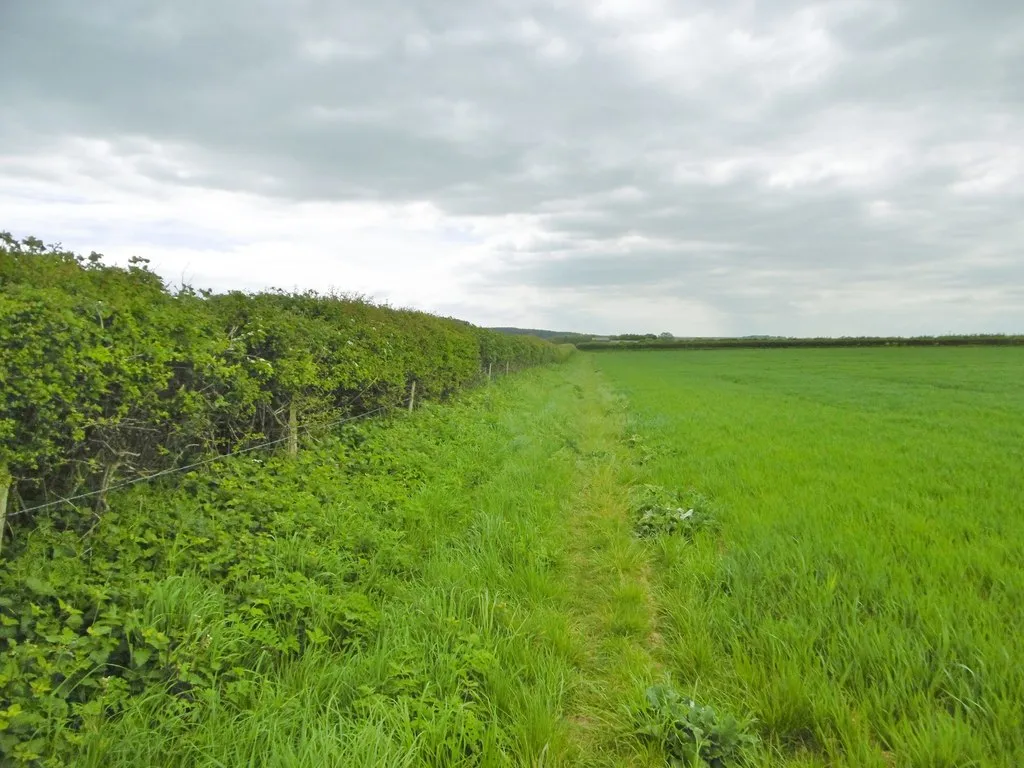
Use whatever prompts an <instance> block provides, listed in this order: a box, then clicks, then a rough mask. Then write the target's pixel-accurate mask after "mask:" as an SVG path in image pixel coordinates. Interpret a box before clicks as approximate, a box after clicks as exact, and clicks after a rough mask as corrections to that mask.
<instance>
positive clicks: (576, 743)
mask: <svg viewBox="0 0 1024 768" xmlns="http://www.w3.org/2000/svg"><path fill="white" fill-rule="evenodd" d="M589 376H592V374H588V373H587V371H586V369H585V366H582V365H581V364H579V363H570V364H568V365H566V366H561V367H557V368H544V369H538V370H534V371H529V372H524V373H521V374H518V375H517V376H515V377H510V378H507V379H503V380H501V381H499V382H496V383H494V384H492V385H491V386H489V387H485V388H482V389H480V390H477V391H473V392H469V393H466V394H463V395H461V396H460V397H459V398H458V399H457V401H455V402H453V403H451V404H446V405H435V404H427V405H426V406H425V407H423V408H422V409H421V410H418V411H416V412H415V413H413V414H411V415H406V414H401V415H399V416H396V417H394V418H389V419H384V420H379V421H366V422H357V423H354V424H349V425H346V426H345V427H344V428H343V429H342V430H340V431H337V432H335V433H332V434H331V435H329V436H325V437H323V438H321V439H319V440H317V441H313V440H311V439H307V440H305V441H304V443H303V445H302V450H300V452H299V454H298V456H297V457H295V458H291V457H288V456H283V455H278V456H269V457H264V456H261V457H253V456H247V457H235V458H229V459H226V460H224V461H223V462H221V463H219V464H216V465H211V466H210V467H209V468H207V469H205V470H201V471H198V472H196V473H194V474H192V475H189V476H187V477H186V478H184V479H182V480H181V481H180V483H178V484H177V485H176V486H172V485H171V484H169V483H168V484H165V485H158V484H156V483H154V484H153V485H144V486H138V487H135V488H133V489H132V490H130V491H123V492H115V493H114V494H112V495H111V498H110V500H109V509H108V510H107V511H106V512H105V513H104V514H103V515H102V516H99V517H97V518H95V519H94V520H92V521H91V523H90V526H91V527H90V528H89V530H88V533H87V534H86V535H84V536H83V535H82V534H81V533H80V528H81V526H79V525H69V524H66V523H65V522H64V518H63V517H55V518H53V519H42V520H39V521H38V524H37V525H36V526H35V527H34V528H32V529H31V530H29V531H26V532H25V533H24V535H23V536H21V537H19V539H18V541H17V543H16V548H15V549H13V550H10V551H9V552H8V553H6V558H5V559H6V562H5V568H4V570H3V572H2V573H0V589H2V595H3V598H2V600H3V602H2V603H0V615H2V616H3V627H2V632H0V638H2V639H0V642H2V643H3V644H4V657H3V662H2V667H0V696H2V697H3V702H4V707H3V709H2V710H0V717H2V718H3V719H2V720H0V749H2V750H3V754H4V756H5V757H4V760H5V761H6V762H10V763H12V764H15V765H36V764H38V765H48V766H49V765H80V766H101V765H102V766H118V765H132V766H135V765H161V766H192V765H209V766H214V765H231V766H244V765H251V766H321V765H338V764H344V765H366V766H369V765H428V766H429V765H433V766H458V765H466V766H469V765H474V766H477V765H566V764H580V765H593V764H599V763H600V762H602V761H603V758H602V759H601V760H596V759H595V756H597V757H600V755H601V754H602V751H601V750H602V749H603V746H602V745H601V744H597V747H598V749H597V751H594V750H592V749H591V746H592V745H591V744H590V743H589V742H588V741H587V739H581V738H580V733H579V725H580V723H581V722H585V721H590V720H594V719H596V718H598V717H602V716H605V715H607V717H609V718H611V720H612V721H614V722H615V723H617V726H616V727H617V731H616V734H617V737H616V739H615V740H614V741H615V743H614V744H613V745H612V752H610V753H609V754H620V755H624V756H625V757H624V758H623V759H625V760H631V758H630V755H631V754H632V752H633V751H635V749H637V748H638V747H636V745H635V744H634V742H636V741H637V740H636V739H635V738H634V737H633V736H632V734H633V732H634V731H635V723H634V722H633V721H632V720H631V717H632V709H633V708H635V707H634V705H635V704H636V703H637V702H638V701H639V700H640V698H641V697H642V694H643V690H644V686H645V685H646V684H647V683H649V682H650V674H648V673H643V672H642V670H643V669H644V668H645V667H646V660H645V659H644V658H643V656H642V652H641V651H639V650H637V649H636V648H635V647H634V646H635V645H636V644H637V641H641V642H640V645H641V646H642V644H643V643H642V641H643V639H644V635H645V633H647V632H649V620H650V614H649V606H648V605H647V603H646V598H645V597H644V596H643V595H642V593H638V592H637V589H636V585H635V584H633V582H632V577H631V574H630V572H629V571H628V570H626V571H622V572H621V573H619V572H618V571H617V569H619V568H622V567H625V568H627V569H628V568H629V567H632V566H636V565H637V563H636V557H637V553H638V551H639V550H638V548H639V544H638V542H637V541H636V539H635V538H634V537H633V536H632V534H631V529H630V522H629V520H628V511H627V507H626V505H625V491H624V489H621V488H618V486H617V485H616V482H617V480H616V477H615V475H614V474H609V472H611V469H612V467H613V466H614V462H613V461H611V459H612V458H613V455H612V454H610V453H608V454H605V453H602V452H603V451H605V450H606V449H607V446H609V445H612V446H613V447H614V446H615V445H617V443H616V442H615V439H614V438H615V434H616V429H617V428H607V429H606V426H607V425H606V424H605V423H604V420H605V419H606V418H607V407H608V404H607V403H605V402H604V401H603V400H601V399H600V398H601V397H603V395H601V394H600V393H599V392H598V391H597V390H596V389H595V387H594V382H593V381H592V380H591V379H590V378H589ZM595 398H596V399H595ZM591 452H592V453H593V455H588V454H589V453H591ZM581 461H583V462H592V463H594V467H595V468H597V469H598V471H597V474H596V475H593V477H596V478H597V480H595V482H596V483H597V486H596V487H598V488H600V487H601V485H602V484H603V483H607V485H606V486H605V487H604V490H605V491H608V492H609V493H611V494H612V495H614V496H615V505H616V506H615V511H614V514H613V515H612V516H611V517H610V518H609V519H610V520H612V521H613V522H612V523H610V524H611V525H612V528H610V529H609V531H612V533H613V536H612V538H611V539H609V540H607V541H602V542H601V543H600V544H599V545H596V546H595V547H594V548H595V549H598V548H600V547H603V546H607V548H608V549H607V552H606V553H604V554H602V555H600V556H599V557H595V558H591V559H589V560H588V563H590V564H596V565H598V566H600V571H601V575H600V576H599V577H598V578H597V579H596V581H597V582H598V583H604V582H602V579H608V578H612V577H614V579H613V581H610V582H607V583H608V584H609V585H610V586H611V587H612V593H611V596H612V598H613V599H612V600H611V602H602V603H601V604H599V605H597V606H590V607H588V606H587V605H586V604H585V599H586V594H585V590H584V588H583V586H581V582H580V580H581V579H582V580H583V582H582V583H583V584H591V583H592V582H593V581H594V578H593V574H590V573H585V572H582V571H580V570H579V565H580V564H579V563H578V562H573V561H574V560H575V558H577V557H578V556H579V552H580V551H581V550H579V549H574V548H573V547H572V546H571V545H570V540H571V538H572V537H573V536H575V535H576V534H578V533H580V532H581V531H582V532H583V533H584V534H585V535H592V534H591V533H587V532H586V531H585V530H584V529H580V528H579V527H578V526H574V524H570V521H568V520H567V518H566V515H569V514H573V513H574V510H578V507H577V506H575V504H574V503H575V502H576V501H577V500H578V499H577V495H578V492H579V490H580V487H579V483H578V481H577V478H578V477H579V470H580V462H581ZM589 476H591V475H588V477H589ZM602 477H603V479H601V478H602ZM87 514H88V516H90V517H91V513H87ZM581 547H582V549H584V550H585V549H590V547H589V545H588V544H587V543H586V541H584V542H581ZM631 564H632V565H631ZM602 588H603V587H602ZM595 612H596V613H598V614H600V621H601V624H600V626H599V627H597V628H596V630H595V634H588V633H582V634H581V633H580V632H579V631H578V626H577V625H576V623H575V619H574V617H575V616H579V615H584V614H586V615H590V614H593V613H595ZM594 648H596V649H597V650H598V653H599V656H598V659H597V661H598V664H597V666H596V667H595V666H594V665H593V664H591V663H589V662H588V661H587V658H588V656H589V654H591V652H592V650H593V649H594ZM635 654H640V655H638V656H637V658H638V659H640V661H639V662H637V663H635V664H633V665H632V666H628V665H627V666H626V667H623V668H619V667H618V666H617V663H618V661H620V660H622V659H624V658H629V656H630V655H635ZM601 662H615V663H616V667H615V668H614V669H611V670H608V669H604V668H602V667H601V664H600V663H601ZM626 670H635V671H637V674H638V675H639V676H641V677H643V680H640V681H637V680H634V679H633V677H632V676H631V675H630V674H626ZM592 676H596V678H593V677H592ZM588 692H590V693H592V694H594V696H596V697H597V699H598V700H599V703H598V705H596V706H594V705H593V701H594V700H593V698H590V699H588ZM618 737H621V738H618ZM598 741H600V739H598ZM651 764H657V763H655V762H652V763H651Z"/></svg>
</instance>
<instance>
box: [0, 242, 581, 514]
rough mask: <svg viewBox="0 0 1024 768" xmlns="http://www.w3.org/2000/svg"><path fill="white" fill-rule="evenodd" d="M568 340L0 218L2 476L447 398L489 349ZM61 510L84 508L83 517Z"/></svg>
mask: <svg viewBox="0 0 1024 768" xmlns="http://www.w3.org/2000/svg"><path fill="white" fill-rule="evenodd" d="M562 356H564V351H563V350H562V349H560V348H559V347H556V346H554V345H552V344H550V343H548V342H545V341H541V340H540V339H536V338H532V337H524V336H507V335H503V334H500V333H496V332H493V331H488V330H485V329H482V328H477V327H474V326H472V325H470V324H469V323H466V322H462V321H459V320H455V319H451V318H442V317H436V316H433V315H429V314H425V313H422V312H415V311H411V310H401V309H393V308H390V307H386V306H378V305H375V304H372V303H370V302H369V301H366V300H364V299H362V298H359V297H350V296H338V295H321V294H317V293H315V292H312V291H310V292H306V293H285V292H281V291H271V292H265V293H257V294H246V293H241V292H233V293H228V294H224V295H213V294H211V293H209V292H203V291H200V292H197V291H195V290H192V289H191V288H184V289H182V290H179V291H176V292H172V291H171V290H169V289H168V287H167V286H166V285H165V284H164V283H163V281H162V280H161V279H160V277H159V276H158V275H156V274H155V273H153V272H152V271H150V270H149V269H148V267H147V262H146V260H144V259H133V260H132V263H131V264H130V266H128V267H127V268H122V267H117V266H109V265H105V264H104V263H103V260H102V257H101V256H100V255H99V254H96V253H92V254H90V255H89V256H87V257H83V256H79V255H76V254H74V253H71V252H69V251H66V250H62V249H61V248H60V247H59V246H47V245H44V243H43V242H42V241H40V240H38V239H37V238H25V239H23V240H16V239H15V238H14V237H12V236H11V235H10V234H9V233H0V390H2V392H3V397H2V398H0V493H2V492H6V490H7V489H8V487H9V489H10V492H9V499H10V500H13V503H11V504H9V506H10V507H11V508H12V511H11V514H10V516H9V517H8V520H7V525H6V526H5V525H3V522H2V510H0V532H4V533H6V529H7V527H10V528H11V530H15V529H17V528H19V527H22V526H26V525H30V524H32V520H30V519H29V518H30V517H31V516H30V515H24V514H20V513H19V510H20V509H28V508H31V507H33V506H38V505H39V504H41V503H46V502H48V501H50V500H53V499H55V498H66V497H67V496H71V495H76V494H82V493H89V492H98V496H99V501H98V505H99V507H100V508H102V504H103V494H104V490H105V489H106V488H107V487H109V486H110V485H112V484H113V483H115V482H123V481H124V480H126V479H132V478H137V477H142V476H145V475H147V474H150V473H153V472H155V471H160V470H165V469H168V468H173V467H177V466H181V465H183V464H185V463H188V462H190V461H194V460H197V459H200V458H202V457H206V456H209V455H215V454H218V453H224V452H228V451H232V450H237V449H239V448H242V447H245V446H251V445H254V444H257V443H259V442H266V441H273V440H278V439H282V438H284V437H285V436H287V435H289V434H295V433H296V432H297V427H298V425H303V426H311V425H314V426H315V425H317V424H323V423H328V422H330V421H332V420H338V419H340V418H343V417H345V416H346V415H351V414H358V413H365V412H369V411H374V410H376V409H380V408H384V407H389V406H394V405H396V404H399V403H401V402H402V401H403V400H405V399H406V398H407V397H408V393H409V392H410V389H411V387H412V386H413V385H414V384H415V387H416V396H417V398H418V399H422V398H444V397H447V396H449V395H451V394H452V393H453V392H455V391H457V390H459V389H461V388H463V387H466V386H468V385H470V384H472V383H474V382H476V381H478V380H479V378H480V377H481V371H486V370H488V368H489V367H490V366H492V365H494V364H495V363H497V364H498V365H499V366H508V367H510V368H521V367H523V366H527V365H535V364H539V363H544V362H548V361H554V360H557V359H560V358H561V357H562ZM68 524H72V525H81V526H85V525H89V524H91V523H90V522H89V517H88V516H85V517H84V518H82V519H80V520H77V521H75V520H71V521H70V522H69V523H68Z"/></svg>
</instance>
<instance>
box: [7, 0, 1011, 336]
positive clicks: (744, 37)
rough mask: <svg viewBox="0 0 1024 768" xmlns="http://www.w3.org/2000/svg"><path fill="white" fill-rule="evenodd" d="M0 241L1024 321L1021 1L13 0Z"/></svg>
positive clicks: (171, 273)
mask: <svg viewBox="0 0 1024 768" xmlns="http://www.w3.org/2000/svg"><path fill="white" fill-rule="evenodd" d="M0 105H2V108H0V116H2V117H0V230H8V231H10V232H12V233H14V234H15V235H17V236H19V237H21V236H26V235H34V236H38V237H40V238H42V239H43V240H44V241H46V242H52V243H57V242H59V243H62V244H63V245H64V246H65V247H67V248H70V249H73V250H76V251H80V252H85V253H88V252H89V251H92V250H96V251H99V252H101V253H104V254H106V255H107V257H108V261H110V262H113V263H125V262H127V260H128V258H130V257H131V256H133V255H138V256H142V257H146V258H148V259H150V266H151V268H152V269H154V270H155V271H157V272H159V273H160V274H161V275H162V276H164V277H165V278H166V279H167V280H168V282H169V283H171V284H180V283H182V282H185V283H190V284H192V285H194V286H195V287H202V288H213V289H215V290H231V289H242V290H258V289H262V288H266V287H271V286H273V287H279V288H284V289H308V288H312V289H316V290H320V291H329V290H337V291H343V292H350V293H360V294H363V295H366V296H371V297H373V298H374V299H376V300H377V301H380V302H387V303H389V304H392V305H395V306H408V307H415V308H418V309H423V310H427V311H431V312H438V313H441V314H444V315H452V316H456V317H461V318H464V319H467V320H469V321H471V322H474V323H477V324H480V325H519V326H524V327H533V328H552V329H557V330H575V331H585V332H586V331H589V332H594V333H618V332H643V333H647V332H653V333H659V332H662V331H669V332H672V333H675V334H677V335H686V336H690V335H693V336H699V335H713V336H714V335H748V334H773V335H776V334H777V335H803V336H810V335H829V336H840V335H861V334H867V335H889V334H897V335H911V334H940V333H951V332H954V333H977V332H1024V3H1022V2H1020V0H978V2H975V3H969V2H964V1H963V0H899V1H890V0H835V1H832V0H824V1H819V2H801V1H800V0H772V1H771V2H756V1H753V0H715V1H714V2H712V0H705V1H704V2H690V1H689V0H675V1H674V2H670V1H669V0H550V1H549V2H535V1H534V0H516V1H515V2H512V1H508V0H488V1H487V2H479V0H374V2H372V3H371V2H367V0H333V1H330V2H328V1H327V0H217V2H208V1H207V0H174V1H173V2H170V1H167V2H155V1H154V0H96V1H95V2H81V0H32V1H31V2H30V1H29V0H0Z"/></svg>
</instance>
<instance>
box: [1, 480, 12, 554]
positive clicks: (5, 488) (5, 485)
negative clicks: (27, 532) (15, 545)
mask: <svg viewBox="0 0 1024 768" xmlns="http://www.w3.org/2000/svg"><path fill="white" fill-rule="evenodd" d="M11 480H12V478H11V473H10V471H9V470H8V469H7V465H6V464H0V551H2V550H3V546H4V529H5V528H6V527H7V494H8V492H9V491H10V489H11Z"/></svg>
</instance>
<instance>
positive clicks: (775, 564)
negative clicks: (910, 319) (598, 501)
mask: <svg viewBox="0 0 1024 768" xmlns="http://www.w3.org/2000/svg"><path fill="white" fill-rule="evenodd" d="M596 362H597V364H598V365H599V366H600V367H601V368H602V369H603V370H604V371H605V372H606V373H607V375H608V376H609V377H610V378H611V380H612V381H613V382H614V383H615V384H616V385H617V386H618V387H619V388H620V389H621V391H622V392H623V393H625V394H626V395H627V396H628V397H629V399H630V401H631V407H632V409H633V411H632V413H633V415H632V419H631V423H630V424H629V431H630V432H631V433H633V434H634V435H635V438H634V442H635V443H637V444H638V445H640V446H642V450H641V449H637V451H636V452H635V454H636V456H637V457H638V460H640V461H642V465H641V470H640V476H641V478H642V479H643V480H645V481H646V482H652V483H657V484H659V485H663V486H666V487H672V488H679V489H690V488H692V489H695V490H697V491H699V492H700V493H703V494H706V495H708V496H710V497H711V498H712V499H713V502H714V505H715V509H716V514H717V515H718V517H719V523H720V525H719V526H718V532H717V533H714V534H701V535H699V536H697V537H695V539H694V540H693V541H692V542H687V541H684V540H681V539H662V540H660V541H659V542H658V543H655V544H652V545H651V546H652V555H653V556H654V558H655V568H654V572H655V579H656V582H657V585H658V588H657V591H658V603H659V606H660V617H659V627H660V629H661V632H662V634H663V640H664V654H663V657H664V658H665V660H666V663H667V665H668V666H669V667H670V671H671V673H672V674H673V675H674V676H675V677H676V678H677V679H678V680H680V681H681V682H682V684H684V685H685V686H688V687H689V688H690V689H692V690H693V691H694V692H695V696H696V697H698V698H700V699H701V700H704V701H706V702H710V703H714V704H717V705H720V706H723V707H726V708H728V709H730V710H731V711H733V712H735V713H737V714H740V715H744V716H752V717H753V718H755V720H756V724H757V725H756V727H757V729H758V730H759V732H760V736H761V737H762V745H763V746H762V754H761V758H760V760H759V762H762V763H763V764H765V765H772V766H775V765H778V766H783V765H787V766H789V765H792V766H797V765H800V766H825V765H829V766H835V765H848V766H878V767H879V768H882V767H883V766H893V765H898V766H950V768H952V767H953V766H1012V765H1024V726H1022V724H1024V661H1022V660H1024V632H1022V628H1024V569H1022V567H1021V564H1022V563H1024V386H1022V382H1024V352H1022V351H1021V350H1017V349H958V350H945V349H925V350H915V349H882V350H820V351H819V350H800V351H789V350H787V351H781V350H779V351H754V352H751V351H742V352H741V351H736V352H694V353H678V352H667V353H658V352H650V353H645V354H642V355H640V354H602V355H601V356H599V357H598V358H596ZM640 454H642V456H641V455H640Z"/></svg>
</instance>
